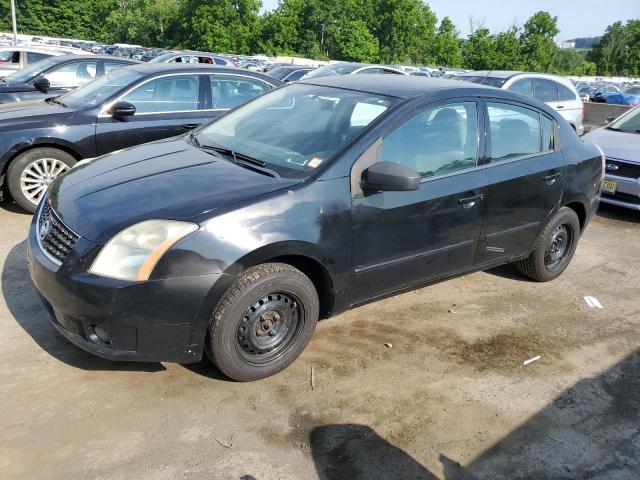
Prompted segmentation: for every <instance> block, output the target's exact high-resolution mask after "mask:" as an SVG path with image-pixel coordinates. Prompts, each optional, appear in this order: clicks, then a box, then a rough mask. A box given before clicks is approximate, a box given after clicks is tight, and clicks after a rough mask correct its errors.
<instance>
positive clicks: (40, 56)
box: [27, 52, 51, 64]
mask: <svg viewBox="0 0 640 480" xmlns="http://www.w3.org/2000/svg"><path fill="white" fill-rule="evenodd" d="M50 56H51V55H47V54H46V53H37V52H27V64H31V63H36V62H39V61H40V60H44V59H45V58H49V57H50Z"/></svg>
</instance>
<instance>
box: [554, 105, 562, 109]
mask: <svg viewBox="0 0 640 480" xmlns="http://www.w3.org/2000/svg"><path fill="white" fill-rule="evenodd" d="M562 108H564V105H556V109H557V110H560V109H562Z"/></svg>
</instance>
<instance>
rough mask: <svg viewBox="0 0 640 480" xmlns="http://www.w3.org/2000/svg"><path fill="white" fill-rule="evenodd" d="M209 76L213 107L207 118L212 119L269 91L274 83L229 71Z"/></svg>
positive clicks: (209, 92) (210, 97) (210, 98)
mask: <svg viewBox="0 0 640 480" xmlns="http://www.w3.org/2000/svg"><path fill="white" fill-rule="evenodd" d="M207 77H208V78H209V91H208V92H207V93H208V95H209V103H210V104H211V109H210V110H209V111H208V112H207V119H208V120H211V119H214V118H216V117H218V116H219V115H220V114H222V113H224V112H226V111H227V110H230V109H232V108H235V107H237V106H239V105H242V104H243V103H246V102H248V101H249V100H252V99H254V98H255V97H257V96H260V95H262V94H263V93H266V92H268V91H269V90H270V89H271V88H273V86H272V85H270V84H268V83H267V82H265V81H263V80H261V79H259V78H254V77H250V76H248V75H237V74H228V73H212V74H209V75H207Z"/></svg>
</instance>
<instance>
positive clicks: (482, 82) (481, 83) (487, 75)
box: [480, 70, 493, 85]
mask: <svg viewBox="0 0 640 480" xmlns="http://www.w3.org/2000/svg"><path fill="white" fill-rule="evenodd" d="M491 72H493V70H489V71H488V72H487V74H486V75H485V76H484V78H483V79H482V81H481V82H480V85H484V81H485V80H486V79H487V78H489V75H491Z"/></svg>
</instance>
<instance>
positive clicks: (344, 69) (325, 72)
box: [304, 63, 364, 78]
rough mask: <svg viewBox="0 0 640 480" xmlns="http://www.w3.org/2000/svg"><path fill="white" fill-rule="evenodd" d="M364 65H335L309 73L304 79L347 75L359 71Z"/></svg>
mask: <svg viewBox="0 0 640 480" xmlns="http://www.w3.org/2000/svg"><path fill="white" fill-rule="evenodd" d="M362 66H364V65H354V64H352V63H335V64H333V65H327V66H325V67H321V68H318V69H316V70H313V71H312V72H309V73H307V74H306V75H305V77H304V78H316V77H327V76H329V75H346V74H348V73H351V72H353V71H354V70H357V69H358V68H360V67H362Z"/></svg>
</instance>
